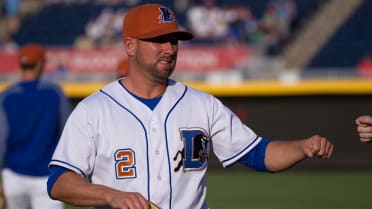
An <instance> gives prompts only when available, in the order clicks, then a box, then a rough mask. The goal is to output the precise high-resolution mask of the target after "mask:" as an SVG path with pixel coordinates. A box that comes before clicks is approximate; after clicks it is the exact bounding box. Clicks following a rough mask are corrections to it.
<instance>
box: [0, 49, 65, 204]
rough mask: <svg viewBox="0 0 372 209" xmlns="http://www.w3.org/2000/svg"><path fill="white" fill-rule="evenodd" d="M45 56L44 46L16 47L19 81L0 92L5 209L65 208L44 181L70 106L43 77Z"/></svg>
mask: <svg viewBox="0 0 372 209" xmlns="http://www.w3.org/2000/svg"><path fill="white" fill-rule="evenodd" d="M45 61H46V57H45V48H44V47H43V46H41V45H38V44H28V45H26V46H24V47H22V48H20V51H19V63H20V68H21V81H19V82H17V83H15V84H13V85H11V86H10V87H8V88H7V89H5V90H4V92H2V93H1V94H0V168H1V175H2V176H1V179H2V187H3V192H4V194H5V198H6V203H7V206H6V207H7V209H29V208H33V209H39V208H45V209H47V208H48V209H62V208H63V203H62V202H59V201H56V200H52V199H50V198H49V196H48V194H47V191H46V188H45V185H46V183H47V178H48V174H49V170H48V163H49V161H50V159H51V156H52V154H53V152H54V149H55V147H56V145H57V142H58V139H59V136H60V133H61V130H62V128H63V126H64V124H65V121H66V119H67V117H68V115H69V114H70V113H71V110H72V106H71V104H70V102H69V100H68V98H67V97H66V96H65V95H64V93H63V92H62V90H61V89H60V87H59V86H57V85H56V84H53V83H49V82H46V81H42V80H41V76H42V75H43V70H44V64H45ZM0 186H1V185H0Z"/></svg>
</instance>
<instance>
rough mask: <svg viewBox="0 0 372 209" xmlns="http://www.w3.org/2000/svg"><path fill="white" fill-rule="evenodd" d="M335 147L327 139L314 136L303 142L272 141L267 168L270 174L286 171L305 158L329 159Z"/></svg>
mask: <svg viewBox="0 0 372 209" xmlns="http://www.w3.org/2000/svg"><path fill="white" fill-rule="evenodd" d="M332 152H333V145H332V143H331V142H329V141H328V140H327V139H326V138H324V137H321V136H318V135H314V136H311V137H309V138H307V139H303V140H294V141H274V140H273V141H271V142H270V143H268V145H267V148H266V152H265V166H266V169H267V170H268V171H270V172H279V171H283V170H286V169H288V168H290V167H292V166H294V165H295V164H297V163H299V162H300V161H302V160H304V159H305V158H309V157H319V158H323V159H328V158H330V156H331V155H332Z"/></svg>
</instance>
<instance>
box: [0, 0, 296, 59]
mask: <svg viewBox="0 0 372 209" xmlns="http://www.w3.org/2000/svg"><path fill="white" fill-rule="evenodd" d="M29 1H30V0H28V1H24V0H23V1H22V0H6V1H5V4H4V5H3V7H4V9H3V10H4V14H5V15H6V16H7V22H8V23H7V24H8V31H9V34H10V35H9V36H4V35H3V36H2V37H3V38H2V40H3V41H2V42H3V46H7V45H9V44H10V43H11V44H14V42H12V40H11V34H12V33H15V32H16V31H17V30H18V29H19V27H20V8H21V5H22V4H23V3H25V2H29ZM143 1H144V0H44V1H36V0H35V2H43V5H44V6H45V5H51V4H100V5H104V6H105V8H104V9H102V11H101V12H100V14H99V15H98V16H96V17H94V18H92V19H90V21H88V22H87V24H86V26H85V33H84V34H79V35H78V36H77V37H76V41H75V43H74V45H75V47H79V48H94V47H118V46H119V47H120V46H121V44H122V43H121V33H122V29H121V28H122V19H123V16H125V14H126V11H127V10H128V8H130V7H131V6H133V5H136V4H139V3H143ZM171 2H172V3H171V4H172V5H169V6H171V7H173V10H174V11H175V12H176V13H177V17H180V19H181V20H179V23H180V25H181V26H182V27H184V28H187V29H189V30H191V31H192V32H193V33H194V35H195V39H194V40H193V41H192V42H191V43H195V44H232V45H234V44H238V45H240V44H249V45H252V46H256V47H257V48H259V49H262V52H263V53H265V54H267V55H276V54H278V53H279V52H280V49H281V47H282V46H283V44H285V42H286V41H287V40H288V39H289V37H290V35H291V32H292V29H293V27H292V26H293V25H294V22H295V21H296V17H297V9H296V3H295V1H294V0H269V1H267V5H265V9H264V11H263V12H257V11H253V9H252V8H251V7H250V5H249V4H247V3H244V1H239V3H238V4H236V3H235V4H232V3H229V2H228V1H222V0H177V1H174V2H173V1H171Z"/></svg>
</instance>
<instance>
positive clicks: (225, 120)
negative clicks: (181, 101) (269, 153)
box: [211, 98, 262, 167]
mask: <svg viewBox="0 0 372 209" xmlns="http://www.w3.org/2000/svg"><path fill="white" fill-rule="evenodd" d="M211 109H212V111H213V112H212V115H213V116H212V122H211V140H212V146H213V150H214V153H215V155H216V156H217V158H218V159H219V160H220V162H221V163H222V165H223V167H227V166H229V165H231V164H233V163H235V162H237V161H238V160H239V159H240V158H241V157H243V156H244V155H246V154H247V153H248V152H249V151H250V150H252V149H253V148H254V147H255V146H256V145H257V144H258V143H259V142H260V141H261V139H262V138H261V137H260V136H258V135H257V134H256V133H255V132H254V131H253V130H252V129H250V128H249V127H248V126H247V125H245V124H244V123H243V122H242V121H241V120H240V119H239V118H238V116H236V115H235V114H234V113H233V112H232V111H231V110H230V109H229V108H228V107H226V106H225V105H223V104H222V103H221V101H220V100H218V99H217V98H214V100H213V102H212V108H211Z"/></svg>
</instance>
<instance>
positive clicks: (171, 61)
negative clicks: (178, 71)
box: [135, 34, 178, 82]
mask: <svg viewBox="0 0 372 209" xmlns="http://www.w3.org/2000/svg"><path fill="white" fill-rule="evenodd" d="M177 52H178V39H177V37H176V36H175V35H172V34H170V35H164V36H160V37H156V38H151V39H146V40H138V41H137V50H136V52H135V53H136V62H137V64H138V65H139V66H141V68H142V70H144V72H143V73H145V74H146V75H148V76H150V79H153V80H154V81H155V82H157V81H158V82H163V81H166V80H168V78H169V76H170V75H171V74H172V73H173V71H174V68H175V67H176V62H177Z"/></svg>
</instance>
